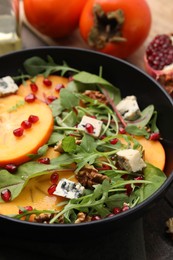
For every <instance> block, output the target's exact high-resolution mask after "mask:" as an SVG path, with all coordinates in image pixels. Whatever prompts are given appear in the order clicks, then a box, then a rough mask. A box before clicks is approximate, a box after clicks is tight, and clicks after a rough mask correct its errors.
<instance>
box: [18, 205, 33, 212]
mask: <svg viewBox="0 0 173 260" xmlns="http://www.w3.org/2000/svg"><path fill="white" fill-rule="evenodd" d="M31 210H33V207H32V206H25V207H24V208H23V210H22V209H19V214H22V213H24V212H25V211H31Z"/></svg>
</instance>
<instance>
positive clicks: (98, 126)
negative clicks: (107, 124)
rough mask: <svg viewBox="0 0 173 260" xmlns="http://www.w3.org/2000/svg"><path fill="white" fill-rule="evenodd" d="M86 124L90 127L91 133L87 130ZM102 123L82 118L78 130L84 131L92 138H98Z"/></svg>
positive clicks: (87, 117) (86, 117) (85, 117)
mask: <svg viewBox="0 0 173 260" xmlns="http://www.w3.org/2000/svg"><path fill="white" fill-rule="evenodd" d="M87 124H90V125H91V128H93V130H92V131H88V130H87ZM102 124H103V122H102V121H101V120H97V119H95V118H92V117H89V116H83V117H82V120H81V122H80V123H79V124H78V129H80V130H83V131H85V132H86V133H88V134H91V135H92V136H94V137H99V135H100V133H101V129H102Z"/></svg>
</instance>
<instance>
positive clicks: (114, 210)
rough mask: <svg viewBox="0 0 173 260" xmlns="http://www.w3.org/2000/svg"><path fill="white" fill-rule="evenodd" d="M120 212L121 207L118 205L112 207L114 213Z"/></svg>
mask: <svg viewBox="0 0 173 260" xmlns="http://www.w3.org/2000/svg"><path fill="white" fill-rule="evenodd" d="M120 212H121V208H119V207H116V208H114V209H113V213H114V215H117V214H119V213H120Z"/></svg>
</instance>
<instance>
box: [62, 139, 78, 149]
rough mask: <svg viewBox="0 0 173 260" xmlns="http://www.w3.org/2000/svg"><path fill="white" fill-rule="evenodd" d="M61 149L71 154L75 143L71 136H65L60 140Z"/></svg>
mask: <svg viewBox="0 0 173 260" xmlns="http://www.w3.org/2000/svg"><path fill="white" fill-rule="evenodd" d="M62 148H63V150H64V152H67V153H72V152H74V151H75V150H76V141H75V138H74V137H73V136H66V137H65V138H63V140H62Z"/></svg>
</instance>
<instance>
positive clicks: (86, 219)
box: [75, 212, 91, 224]
mask: <svg viewBox="0 0 173 260" xmlns="http://www.w3.org/2000/svg"><path fill="white" fill-rule="evenodd" d="M89 221H91V217H90V216H87V214H86V213H83V212H79V213H78V214H77V219H76V221H75V224H78V223H82V222H89Z"/></svg>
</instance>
